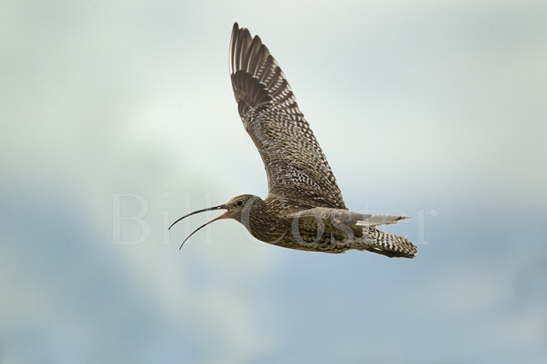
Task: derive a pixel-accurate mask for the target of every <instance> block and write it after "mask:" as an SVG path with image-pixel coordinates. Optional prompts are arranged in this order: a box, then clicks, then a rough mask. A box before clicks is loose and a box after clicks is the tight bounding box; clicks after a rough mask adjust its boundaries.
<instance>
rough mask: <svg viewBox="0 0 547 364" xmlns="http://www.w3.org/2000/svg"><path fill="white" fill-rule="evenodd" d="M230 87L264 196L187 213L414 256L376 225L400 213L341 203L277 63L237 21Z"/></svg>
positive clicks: (311, 244) (268, 237) (264, 237)
mask: <svg viewBox="0 0 547 364" xmlns="http://www.w3.org/2000/svg"><path fill="white" fill-rule="evenodd" d="M230 70H231V75H230V76H231V80H232V87H233V90H234V95H235V99H236V102H237V107H238V111H239V115H240V117H241V120H242V121H243V125H244V127H245V130H247V133H248V134H249V135H250V136H251V138H252V140H253V142H254V143H255V145H256V148H257V149H258V151H259V153H260V156H261V157H262V160H263V162H264V167H265V169H266V175H267V178H268V190H269V192H268V196H267V198H266V199H264V200H263V199H262V198H260V197H258V196H254V195H240V196H236V197H234V198H232V199H231V200H230V201H228V202H227V203H225V204H222V205H218V206H214V207H210V208H206V209H202V210H198V211H194V212H191V213H189V214H187V215H184V216H182V217H181V218H179V219H177V220H176V221H175V222H173V224H171V226H170V227H169V229H171V227H173V225H175V224H176V223H177V222H179V221H181V220H182V219H184V218H186V217H188V216H191V215H194V214H197V213H200V212H204V211H212V210H226V211H225V212H224V213H223V214H222V215H220V216H218V217H216V218H214V219H212V220H211V221H209V222H207V223H205V224H203V225H201V226H200V227H198V228H197V229H196V230H194V231H193V232H192V233H191V234H190V235H188V237H186V239H184V241H183V242H182V244H181V246H180V247H181V248H182V245H183V244H184V243H185V242H186V241H187V240H188V239H189V238H190V237H191V236H192V235H194V233H196V232H197V231H198V230H200V229H202V228H204V227H205V226H207V225H209V224H211V223H213V222H215V221H218V220H220V219H234V220H236V221H239V222H240V223H242V224H243V225H244V226H245V227H246V228H247V230H248V231H249V232H250V233H251V234H252V235H253V236H254V237H255V238H256V239H258V240H260V241H263V242H266V243H269V244H274V245H278V246H281V247H285V248H290V249H299V250H306V251H316V252H324V253H342V252H344V251H346V250H349V249H357V250H366V251H370V252H374V253H378V254H382V255H385V256H388V257H404V258H413V257H414V256H415V255H416V252H417V250H416V247H415V246H414V245H413V244H412V243H411V242H410V241H408V240H407V239H406V238H404V237H401V236H398V235H394V234H389V233H385V232H383V231H380V230H379V229H378V226H379V225H384V224H393V223H396V222H398V221H400V220H402V219H405V217H404V216H386V215H371V214H360V213H357V212H352V211H349V210H348V209H347V208H346V205H345V203H344V199H343V198H342V193H341V192H340V189H339V188H338V186H337V184H336V179H335V177H334V174H333V173H332V170H331V168H330V166H329V164H328V162H327V159H326V158H325V155H324V154H323V152H322V151H321V148H320V147H319V144H318V143H317V140H316V138H315V136H314V134H313V132H312V130H311V129H310V127H309V125H308V122H307V121H306V119H305V118H304V115H303V114H302V112H301V111H300V109H299V107H298V104H297V103H296V99H295V96H294V94H293V92H292V91H291V88H290V86H289V83H288V82H287V80H286V78H285V75H284V74H283V72H282V70H281V68H280V67H279V65H278V63H277V62H276V60H275V59H274V57H273V56H272V55H271V54H270V51H269V50H268V48H267V47H266V46H265V45H264V44H263V43H262V41H261V39H260V37H259V36H255V37H254V38H253V37H251V34H250V33H249V30H248V29H246V28H240V27H239V26H238V24H237V23H235V24H234V26H233V30H232V37H231V41H230Z"/></svg>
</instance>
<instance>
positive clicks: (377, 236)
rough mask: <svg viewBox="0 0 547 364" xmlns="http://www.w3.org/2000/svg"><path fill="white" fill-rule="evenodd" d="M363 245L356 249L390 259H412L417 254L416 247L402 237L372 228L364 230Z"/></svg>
mask: <svg viewBox="0 0 547 364" xmlns="http://www.w3.org/2000/svg"><path fill="white" fill-rule="evenodd" d="M364 232H365V237H366V239H365V241H364V244H363V245H361V246H359V247H357V249H360V250H368V251H371V252H374V253H378V254H382V255H385V256H388V257H391V258H394V257H398V258H414V257H415V256H416V254H417V253H418V250H417V249H416V246H415V245H414V244H412V243H411V242H410V241H409V240H408V239H406V238H403V237H402V236H399V235H395V234H389V233H385V232H383V231H380V230H378V229H376V228H374V227H370V228H368V229H367V228H365V229H364Z"/></svg>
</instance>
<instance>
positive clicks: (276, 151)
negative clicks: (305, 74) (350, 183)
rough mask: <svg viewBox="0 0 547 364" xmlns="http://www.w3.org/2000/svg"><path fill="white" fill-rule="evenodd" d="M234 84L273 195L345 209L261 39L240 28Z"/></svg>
mask: <svg viewBox="0 0 547 364" xmlns="http://www.w3.org/2000/svg"><path fill="white" fill-rule="evenodd" d="M230 64H231V80H232V87H233V90H234V95H235V99H236V102H237V104H238V111H239V114H240V116H241V119H242V121H243V125H244V126H245V129H246V130H247V132H248V133H249V135H250V136H251V138H252V139H253V141H254V143H255V145H256V147H257V149H258V151H259V153H260V155H261V157H262V160H263V161H264V166H265V169H266V174H267V177H268V187H269V191H270V195H275V196H277V197H283V198H285V199H289V200H298V199H300V200H303V201H304V200H306V201H310V202H309V204H310V206H311V207H313V206H317V207H321V206H322V207H331V208H341V209H345V204H344V200H343V198H342V193H341V192H340V189H339V188H338V186H337V184H336V179H335V177H334V174H333V173H332V170H331V168H330V166H329V164H328V162H327V159H326V158H325V155H324V154H323V152H322V150H321V148H320V146H319V143H318V142H317V140H316V139H315V136H314V134H313V132H312V130H311V129H310V127H309V125H308V122H307V121H306V119H305V118H304V115H303V114H302V112H301V111H300V109H299V107H298V104H297V102H296V98H295V96H294V94H293V92H292V90H291V88H290V85H289V83H288V82H287V80H286V78H285V75H284V74H283V71H282V70H281V68H280V67H279V65H278V64H277V62H276V61H275V59H274V57H273V56H272V55H271V54H270V51H269V50H268V48H267V47H266V45H264V44H263V43H262V40H261V39H260V37H258V36H255V37H254V38H252V37H251V34H250V33H249V30H247V29H246V28H239V26H238V24H237V23H235V24H234V27H233V30H232V38H231V42H230Z"/></svg>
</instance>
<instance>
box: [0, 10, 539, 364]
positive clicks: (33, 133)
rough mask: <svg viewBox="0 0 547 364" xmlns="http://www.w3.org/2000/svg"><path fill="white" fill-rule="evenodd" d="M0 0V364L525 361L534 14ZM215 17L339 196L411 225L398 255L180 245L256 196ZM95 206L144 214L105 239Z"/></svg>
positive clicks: (531, 318) (535, 288)
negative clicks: (272, 61) (294, 123)
mask: <svg viewBox="0 0 547 364" xmlns="http://www.w3.org/2000/svg"><path fill="white" fill-rule="evenodd" d="M1 8H2V11H0V24H2V25H1V28H2V31H1V32H0V42H1V43H0V44H2V48H1V49H0V52H1V57H0V65H1V68H0V69H1V72H2V79H3V80H4V81H3V82H2V83H0V93H1V95H2V98H1V100H2V107H1V108H0V122H1V123H2V127H3V128H2V129H3V131H4V132H3V133H1V134H0V143H1V144H2V146H3V148H4V153H2V154H1V155H0V166H1V167H2V168H1V177H2V178H1V180H0V200H1V201H3V203H2V206H3V208H2V209H0V214H1V215H0V217H1V221H2V225H3V227H2V229H1V234H2V244H1V245H0V287H1V289H2V292H3V298H2V300H1V304H0V323H1V324H0V363H9V364H12V363H14V364H19V363H70V364H72V363H99V362H101V363H155V362H162V363H181V362H185V363H186V362H187V363H194V362H195V363H197V362H199V363H261V364H263V363H279V362H283V363H303V362H304V363H305V362H312V361H313V362H316V363H363V362H365V363H378V364H384V363H385V364H399V363H415V364H472V363H477V364H485V363H496V364H499V363H501V364H504V363H515V362H522V363H531V364H540V363H545V361H546V360H547V308H546V307H547V305H546V300H547V293H546V292H547V280H546V278H545V277H547V245H546V244H547V241H546V239H545V236H546V235H547V194H546V193H545V186H546V185H547V169H546V168H545V165H546V162H547V147H546V146H545V135H546V133H547V127H546V126H545V119H546V117H545V115H547V103H546V102H545V95H546V94H547V86H546V84H547V68H546V67H545V65H546V64H547V43H546V39H547V5H546V4H545V2H544V1H486V0H482V1H480V0H479V1H441V2H436V1H425V0H424V1H397V0H394V1H368V2H367V1H336V2H332V1H330V2H321V1H319V2H317V1H313V2H312V1H300V2H298V1H296V2H293V1H278V2H248V1H231V2H213V1H205V2H202V3H199V4H198V3H189V2H184V1H164V0H159V1H144V0H141V1H60V0H57V1H48V2H39V1H4V2H2V5H1ZM234 21H238V22H239V23H240V24H241V25H242V26H246V27H249V28H250V30H251V32H252V33H253V34H259V35H260V36H261V38H262V39H263V41H264V42H265V43H266V44H267V45H268V47H269V48H270V50H271V51H272V53H273V54H274V55H275V57H276V58H277V59H278V61H279V63H280V65H281V66H282V67H283V69H284V71H285V73H286V75H287V77H288V79H289V82H290V83H291V85H292V88H293V90H294V91H295V94H296V96H297V99H298V101H299V104H300V106H301V109H302V110H303V112H304V114H305V115H306V117H307V119H308V120H309V122H310V124H311V126H312V128H313V129H314V132H315V134H316V136H317V138H318V140H319V142H320V144H321V146H322V147H323V150H324V152H325V154H326V155H327V158H328V159H329V162H330V164H331V166H332V168H333V170H334V172H335V174H336V176H337V179H338V183H339V185H340V187H341V188H342V191H343V194H344V197H345V200H346V203H347V205H348V206H349V207H350V208H351V209H353V210H356V211H360V212H374V213H386V214H405V215H410V216H412V217H413V219H411V220H409V221H407V222H404V223H401V224H398V225H397V226H393V227H390V228H389V230H390V231H393V232H397V233H399V234H403V235H406V236H408V237H409V238H411V239H412V240H413V241H415V242H416V243H417V244H418V248H419V249H420V254H419V255H418V257H417V258H416V259H414V260H393V259H388V258H385V257H383V256H376V255H372V254H367V253H363V252H349V253H346V254H342V255H323V254H318V253H306V252H299V251H291V250H286V249H282V248H278V247H274V246H269V245H266V244H263V243H260V242H258V241H255V240H254V239H252V238H251V237H249V236H248V235H247V233H246V231H245V230H244V228H243V227H242V226H241V225H239V224H237V223H235V222H233V221H231V222H229V221H224V222H219V223H217V224H215V225H212V226H210V227H208V229H206V230H204V231H201V232H200V233H199V234H197V235H196V236H194V237H193V238H192V240H190V241H189V243H188V244H187V245H186V246H185V249H184V251H183V252H182V253H180V252H179V251H178V250H177V248H178V244H179V243H180V241H181V239H183V238H184V236H185V234H186V233H188V232H190V231H191V229H193V228H195V227H197V226H198V224H200V223H203V222H204V221H206V219H207V216H196V217H193V218H192V219H189V220H188V221H187V222H186V223H183V224H180V225H177V227H176V229H174V230H173V231H172V232H170V233H169V234H167V232H166V226H167V224H168V223H170V222H172V221H173V219H174V218H176V217H178V216H180V215H182V214H184V213H186V212H188V211H190V210H192V209H198V208H203V207H209V206H212V205H215V204H219V203H223V202H225V201H227V200H228V199H230V198H231V197H233V196H235V195H237V194H241V193H253V194H257V195H261V196H265V194H266V192H267V191H266V179H265V174H264V171H263V167H262V164H261V160H260V157H259V155H258V153H257V152H256V151H255V149H254V145H253V144H252V142H251V140H250V139H249V138H248V136H247V134H246V133H245V131H244V129H243V127H242V125H241V122H240V120H239V117H238V115H237V110H236V106H235V102H234V99H233V95H232V90H231V85H230V82H229V77H228V54H227V52H228V41H229V35H230V31H231V26H232V24H233V22H234ZM117 196H118V197H117ZM119 196H121V197H119ZM116 198H120V201H121V206H120V207H121V213H122V214H123V216H132V215H135V214H138V213H139V212H140V210H141V208H142V207H143V206H146V208H147V210H146V213H145V217H144V221H145V224H146V227H147V229H149V233H148V234H147V235H146V236H145V238H144V240H143V241H142V242H140V243H133V244H114V243H113V241H112V240H113V231H115V229H114V225H115V222H116V215H117V214H116V209H115V201H116ZM213 215H214V214H211V215H210V216H213ZM120 228H121V233H122V238H124V239H136V238H137V237H138V236H140V235H141V232H142V231H141V226H140V225H138V224H136V223H135V222H134V221H130V220H122V225H121V226H120Z"/></svg>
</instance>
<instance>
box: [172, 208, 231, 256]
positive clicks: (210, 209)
mask: <svg viewBox="0 0 547 364" xmlns="http://www.w3.org/2000/svg"><path fill="white" fill-rule="evenodd" d="M226 208H227V207H226V205H219V206H215V207H209V208H208V209H202V210H197V211H194V212H191V213H189V214H186V215H184V216H182V217H179V218H178V219H176V220H175V222H174V223H172V224H171V226H169V228H168V229H167V230H170V229H171V228H172V227H173V226H174V225H175V224H176V223H178V222H179V221H181V220H182V219H185V218H187V217H188V216H192V215H195V214H199V213H200V212H205V211H213V210H225V209H226ZM225 215H226V214H222V215H220V216H219V217H215V218H214V219H213V220H211V221H209V222H206V223H205V224H203V225H201V226H200V227H198V228H197V229H196V230H194V231H192V232H191V233H190V235H188V236H187V237H186V239H184V241H183V242H182V244H180V247H179V250H180V249H182V246H183V245H184V243H186V241H187V240H188V239H190V237H191V236H192V235H194V234H195V233H196V232H198V231H199V230H201V229H203V228H204V227H206V226H207V225H209V224H211V223H213V222H215V221H217V220H220V219H224V218H226V216H225Z"/></svg>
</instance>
